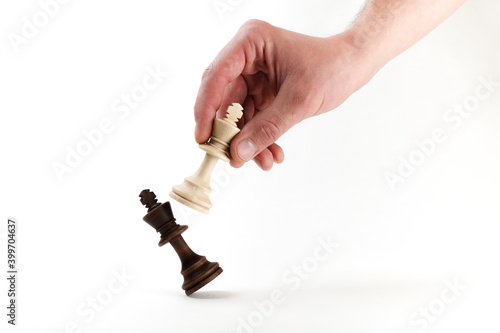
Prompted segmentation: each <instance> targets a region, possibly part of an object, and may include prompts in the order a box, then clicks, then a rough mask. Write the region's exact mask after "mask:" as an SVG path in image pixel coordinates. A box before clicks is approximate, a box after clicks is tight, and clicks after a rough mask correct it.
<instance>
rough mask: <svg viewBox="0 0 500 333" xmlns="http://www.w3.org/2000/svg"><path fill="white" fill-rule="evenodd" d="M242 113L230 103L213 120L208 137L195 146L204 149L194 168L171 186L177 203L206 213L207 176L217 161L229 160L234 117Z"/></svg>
mask: <svg viewBox="0 0 500 333" xmlns="http://www.w3.org/2000/svg"><path fill="white" fill-rule="evenodd" d="M242 116H243V107H242V106H241V105H240V104H238V103H233V104H232V105H230V106H229V108H228V109H227V113H226V117H225V118H223V119H219V118H216V119H214V123H213V127H212V135H211V136H210V139H209V140H208V141H207V142H206V143H204V144H201V145H199V146H198V147H199V148H200V149H202V150H203V151H205V152H206V154H205V158H204V159H203V161H202V163H201V165H200V167H199V168H198V170H197V171H196V172H195V173H194V174H193V175H192V176H190V177H187V178H185V179H184V182H183V183H182V184H180V185H176V186H173V187H172V191H171V192H170V197H172V198H173V199H175V200H177V201H179V202H180V203H182V204H184V205H186V206H188V207H190V208H193V209H195V210H197V211H199V212H201V213H205V214H207V213H208V212H209V210H210V208H211V207H212V203H211V202H210V193H211V189H210V178H211V175H212V172H213V170H214V168H215V165H216V164H217V161H218V160H223V161H226V162H229V158H230V153H229V146H230V144H231V141H232V140H233V138H234V137H235V136H236V134H238V133H239V132H240V129H239V128H238V126H237V122H238V120H239V119H240V118H241V117H242Z"/></svg>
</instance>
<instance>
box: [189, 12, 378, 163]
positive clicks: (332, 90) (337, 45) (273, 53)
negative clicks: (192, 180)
mask: <svg viewBox="0 0 500 333" xmlns="http://www.w3.org/2000/svg"><path fill="white" fill-rule="evenodd" d="M367 59H368V57H365V56H364V55H363V52H362V50H361V49H359V48H356V47H354V46H353V45H352V43H351V42H350V38H349V36H348V35H347V34H341V35H336V36H333V37H329V38H317V37H310V36H306V35H302V34H298V33H295V32H291V31H287V30H284V29H280V28H277V27H274V26H272V25H270V24H268V23H265V22H262V21H257V20H251V21H248V22H246V23H245V24H244V25H243V26H242V27H241V28H240V30H239V31H238V33H237V34H236V35H235V36H234V37H233V39H232V40H231V41H230V42H229V43H228V44H227V45H226V46H225V47H224V48H223V50H222V51H221V52H220V53H219V55H218V56H217V57H216V58H215V60H214V61H213V62H212V63H211V64H210V66H209V67H208V68H207V69H206V70H205V73H204V75H203V78H202V83H201V86H200V89H199V92H198V97H197V100H196V105H195V120H196V132H195V137H196V141H197V142H198V143H204V142H206V141H207V140H208V139H209V137H210V134H211V131H212V123H213V119H214V118H215V117H216V114H217V112H219V110H220V112H221V113H222V115H224V114H225V110H226V109H227V107H228V106H229V105H230V104H231V103H233V102H238V103H240V104H242V105H243V108H244V114H243V117H242V119H240V121H239V124H238V125H239V126H240V127H241V132H240V133H239V134H238V135H236V136H235V138H234V139H233V141H232V142H231V147H230V150H231V157H232V159H231V161H230V163H231V165H232V166H233V167H241V166H242V165H243V164H244V163H245V162H247V161H249V160H251V159H253V160H254V161H255V162H256V164H257V165H259V167H261V168H262V169H263V170H270V169H271V168H272V166H273V162H276V163H281V162H282V161H283V159H284V153H283V149H282V148H281V147H280V146H279V145H278V144H276V140H277V139H278V138H279V137H280V136H281V135H282V134H284V133H285V132H286V131H288V130H289V129H290V128H291V127H292V126H294V125H295V124H297V123H299V122H301V121H302V120H304V119H306V118H309V117H312V116H315V115H318V114H321V113H324V112H326V111H329V110H332V109H334V108H336V107H337V106H339V105H340V104H342V103H343V102H344V101H345V100H346V99H347V98H348V97H349V96H350V95H351V94H352V93H353V92H355V91H356V90H358V89H359V88H361V87H362V86H363V85H364V84H365V83H366V82H368V81H369V79H370V78H371V77H372V76H373V75H374V74H375V72H376V71H377V69H378V68H376V66H374V64H372V63H370V61H368V60H367Z"/></svg>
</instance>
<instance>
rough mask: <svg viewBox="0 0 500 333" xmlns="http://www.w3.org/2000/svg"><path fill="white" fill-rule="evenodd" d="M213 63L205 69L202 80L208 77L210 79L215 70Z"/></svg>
mask: <svg viewBox="0 0 500 333" xmlns="http://www.w3.org/2000/svg"><path fill="white" fill-rule="evenodd" d="M213 67H214V66H213V65H212V64H210V65H209V66H208V67H207V68H206V69H205V70H204V71H203V75H202V76H201V80H202V81H204V80H206V79H208V78H209V77H210V76H211V75H212V72H213Z"/></svg>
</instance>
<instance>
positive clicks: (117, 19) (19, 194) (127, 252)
mask: <svg viewBox="0 0 500 333" xmlns="http://www.w3.org/2000/svg"><path fill="white" fill-rule="evenodd" d="M360 4H361V1H349V2H347V1H340V0H335V1H331V0H330V1H327V0H316V1H307V2H305V1H302V2H300V1H284V0H283V1H272V2H271V1H262V0H260V1H241V2H240V4H238V5H236V6H235V8H234V10H233V11H231V12H229V13H227V14H226V15H225V19H224V20H220V18H219V17H218V16H217V13H216V12H215V10H214V9H213V7H212V1H175V2H173V1H171V2H165V1H164V2H160V1H151V0H150V1H106V2H102V1H95V0H94V1H70V2H69V3H68V4H67V5H64V7H62V8H61V9H60V11H59V13H58V14H57V15H56V16H55V17H54V18H52V19H51V20H50V22H49V24H48V25H47V26H46V27H45V28H43V29H41V30H40V32H39V33H38V35H37V36H36V37H34V38H33V39H32V40H30V41H29V43H28V44H26V45H22V46H21V48H20V52H19V53H17V54H16V53H14V51H13V48H12V47H11V45H10V43H9V41H8V39H7V38H6V37H5V38H3V39H2V41H3V42H2V43H1V45H0V55H1V61H0V73H2V74H1V76H0V88H1V91H2V95H1V98H0V110H1V115H0V117H1V118H0V133H1V134H0V135H1V137H0V142H1V146H0V147H1V154H2V164H1V166H0V168H1V173H0V177H1V183H0V184H1V187H2V191H1V192H0V193H1V194H0V195H1V197H0V202H1V206H0V207H1V214H0V216H1V219H2V229H0V231H1V232H2V233H5V221H6V219H7V217H14V218H16V219H17V220H18V222H19V224H20V228H19V234H18V239H19V248H20V254H19V255H20V259H19V260H20V261H19V267H20V279H19V289H20V296H19V306H20V308H19V317H18V320H19V325H18V326H17V327H16V328H15V329H12V328H11V327H8V328H9V332H10V331H12V332H14V331H16V332H34V331H36V332H65V327H66V325H67V324H68V323H70V322H72V321H74V322H75V323H76V325H78V329H79V330H80V332H94V333H97V332H138V331H141V332H236V331H237V326H238V318H240V317H241V318H248V316H252V315H253V316H257V317H256V318H257V319H258V315H255V311H256V307H255V305H254V302H256V301H257V302H262V301H263V300H265V299H269V297H270V293H271V291H272V290H274V289H278V290H282V291H283V292H284V293H285V296H284V297H285V300H284V302H283V303H282V304H280V305H277V306H276V307H275V309H274V312H273V313H272V314H271V315H270V316H269V317H268V318H267V317H266V318H265V320H263V322H262V323H259V325H258V327H257V328H255V332H345V333H350V332H356V333H364V332H367V333H368V332H370V333H375V332H394V333H401V332H407V333H411V332H418V331H419V330H418V329H419V328H421V327H423V326H421V325H422V324H420V325H412V324H411V323H410V321H409V320H410V319H411V317H412V315H413V314H414V313H415V311H418V310H419V308H420V307H428V306H429V305H430V304H433V305H434V306H439V301H438V300H437V299H438V298H439V297H441V293H442V291H443V290H445V289H446V282H445V280H447V279H448V280H450V281H453V280H455V279H458V281H459V282H460V283H462V284H464V285H466V286H467V290H466V291H464V292H462V293H461V294H460V296H459V297H458V298H456V299H455V300H454V301H453V302H451V303H450V304H447V305H446V307H445V308H444V309H439V310H443V313H442V314H440V315H438V316H436V317H435V318H433V320H432V322H429V325H428V327H426V330H422V331H429V332H473V331H498V329H499V327H500V324H499V323H498V319H497V318H498V312H499V310H500V306H499V303H498V298H499V297H500V287H499V284H498V281H500V271H499V268H498V262H499V254H500V242H499V241H498V231H499V228H498V223H499V221H500V211H499V206H498V203H499V199H500V195H499V185H500V175H499V173H498V170H500V157H499V154H498V147H499V145H500V132H499V130H498V129H499V127H500V114H499V112H498V111H499V106H500V88H497V91H496V92H495V93H494V94H493V95H492V96H490V97H489V98H488V99H486V100H485V101H482V102H481V103H480V106H479V108H478V110H477V111H476V112H474V113H473V114H472V115H471V116H470V117H469V118H468V119H466V120H464V121H463V123H462V124H461V125H460V126H459V128H457V129H456V130H452V129H450V124H449V123H446V122H445V121H444V120H443V116H444V114H446V112H447V110H448V109H449V108H452V107H453V105H454V104H457V103H462V102H463V101H464V99H466V98H467V97H468V96H471V95H472V94H473V93H474V89H475V88H476V86H477V85H478V84H479V78H480V77H488V76H490V75H491V76H492V77H493V78H494V79H496V81H500V66H499V62H498V59H499V57H500V46H499V45H500V44H499V43H498V41H499V37H500V35H499V31H500V23H499V21H498V14H499V9H500V5H499V4H498V2H497V1H492V0H491V1H487V0H482V1H470V2H468V3H467V4H466V5H465V6H464V7H463V8H461V9H460V10H459V11H458V12H457V13H456V15H454V16H453V17H452V18H451V19H450V20H448V21H447V22H446V23H445V24H443V25H442V26H441V27H439V28H438V29H437V30H436V31H434V32H433V33H432V34H431V35H429V36H428V37H427V38H426V39H425V40H423V41H422V42H420V43H419V44H418V45H416V46H415V47H413V48H412V49H411V50H409V51H408V52H406V53H405V54H403V55H402V56H401V57H399V58H398V59H396V60H394V61H393V62H391V63H390V64H389V65H388V66H387V67H386V68H384V69H383V70H382V71H381V72H380V73H379V74H378V75H377V76H376V77H375V78H374V79H373V81H372V82H371V83H370V84H369V85H367V86H366V87H365V88H364V89H362V90H361V91H359V92H358V93H357V94H355V95H354V96H352V98H350V99H349V101H347V102H346V103H345V104H344V105H342V106H341V107H340V108H338V109H337V110H336V111H334V112H331V113H329V114H326V115H323V116H321V117H320V118H314V119H310V120H307V121H305V122H303V123H302V124H300V125H299V126H297V127H296V128H294V129H293V130H291V131H290V132H289V133H287V134H286V135H285V136H284V137H283V138H282V139H280V141H279V142H280V143H281V144H282V146H283V147H284V149H285V155H286V157H285V163H284V164H283V165H280V166H276V167H275V168H274V169H273V170H272V171H271V172H268V173H264V172H261V171H260V170H258V169H257V167H256V166H255V165H247V166H245V167H244V168H243V169H242V170H241V171H240V172H238V173H237V174H236V175H233V176H231V177H230V182H229V184H227V185H223V186H222V187H223V188H221V189H220V190H219V191H218V194H215V195H214V198H213V203H214V207H213V209H212V210H211V212H210V214H209V215H207V216H201V215H193V216H190V217H188V216H186V212H187V209H184V208H183V207H182V206H181V205H179V204H177V203H172V204H173V208H174V212H175V214H176V216H177V217H178V220H179V222H180V223H184V224H185V223H187V224H189V226H190V228H189V230H188V231H186V232H185V233H184V236H185V239H186V240H187V243H188V244H189V245H190V246H191V247H192V248H193V250H194V251H196V252H198V253H200V254H204V255H206V256H207V258H208V259H209V260H215V261H218V262H219V263H220V264H221V266H222V267H223V268H224V273H223V274H222V275H221V276H220V277H218V278H217V279H216V280H214V281H213V282H212V283H210V284H209V285H208V286H207V287H205V288H204V289H203V290H202V291H200V292H199V293H197V294H196V296H195V297H191V298H188V297H186V296H184V295H183V293H182V290H181V289H180V285H181V283H182V277H181V275H180V274H179V270H180V263H179V261H178V258H177V256H176V255H175V253H174V251H173V250H172V249H171V247H170V246H165V247H164V248H158V247H157V246H156V244H157V242H158V240H159V237H158V235H157V234H155V232H154V230H152V229H151V228H150V227H149V226H148V225H146V224H145V223H144V222H142V220H141V219H142V216H143V215H144V208H143V207H142V206H141V205H140V203H139V200H138V194H139V192H140V191H141V190H142V189H144V188H151V189H152V190H153V191H155V192H156V194H157V195H158V197H159V199H160V200H162V201H164V200H168V199H169V197H168V192H169V191H170V188H171V186H172V185H174V184H177V183H180V182H181V181H182V179H183V178H184V177H185V176H188V175H190V174H191V173H192V172H193V171H194V170H195V169H196V168H197V167H198V165H199V163H200V162H201V160H202V158H203V153H202V151H201V150H199V149H198V148H197V146H196V144H195V142H194V140H193V129H194V121H193V114H192V113H193V112H192V107H193V104H194V100H195V97H196V92H197V89H198V85H199V80H200V77H201V74H202V72H203V70H204V68H205V67H206V66H207V65H208V64H209V63H210V61H211V60H212V59H213V57H214V56H215V55H216V54H217V52H218V51H219V50H220V48H221V47H222V46H223V45H224V44H225V43H226V42H227V41H228V40H229V38H230V37H231V36H232V35H233V34H234V33H235V31H236V30H237V28H238V27H239V26H240V25H241V24H242V23H243V22H244V21H246V20H247V19H249V18H260V19H264V20H267V21H269V22H271V23H272V24H275V25H277V26H282V27H285V28H288V29H292V30H295V31H300V32H303V33H307V34H312V35H317V36H326V35H329V34H332V33H335V32H339V31H341V30H342V29H343V27H345V26H346V25H347V24H348V23H349V22H350V21H351V20H352V19H353V17H354V15H355V14H356V12H357V10H358V8H359V6H360ZM39 8H40V7H39V5H38V4H37V2H36V1H15V2H13V1H9V2H6V1H4V2H2V4H1V5H0V22H1V24H0V27H1V33H2V35H3V36H6V35H7V33H8V32H19V31H20V29H21V25H22V21H21V18H22V17H23V16H30V15H33V13H35V12H37V11H38V10H39ZM157 65H159V66H160V67H161V68H162V69H163V70H165V71H168V72H169V76H168V77H167V78H166V79H165V81H164V82H163V84H162V85H161V86H159V87H158V88H157V89H156V90H154V91H153V92H151V93H150V94H149V95H148V97H147V98H146V100H145V101H144V102H142V103H141V104H140V106H139V107H138V108H136V109H135V110H132V112H131V113H130V115H129V116H128V117H126V118H125V119H120V118H119V117H118V116H117V114H116V113H113V112H112V111H111V104H112V103H113V101H114V100H115V99H116V98H119V97H120V94H122V93H129V92H130V90H131V89H132V88H133V87H134V86H136V85H137V84H140V83H141V81H142V79H143V77H144V76H145V75H146V74H147V73H146V71H145V68H146V67H147V66H151V67H153V68H154V67H155V66H157ZM104 118H110V119H111V120H112V121H113V123H114V124H115V128H114V130H113V131H112V133H109V134H107V135H106V136H105V137H104V139H103V142H102V143H101V144H100V145H99V146H98V147H96V148H95V149H94V150H93V152H92V153H91V154H90V155H89V156H87V157H85V158H84V160H83V162H82V163H81V165H79V166H78V167H76V168H75V169H74V171H73V172H72V173H71V174H67V175H65V177H64V179H63V181H62V182H59V181H58V179H57V177H56V176H55V174H54V172H53V170H52V168H51V163H52V162H53V161H62V160H63V159H64V157H65V154H66V150H65V147H66V146H67V145H69V146H71V147H75V146H76V145H77V143H78V142H80V141H81V140H82V139H84V136H83V135H82V131H83V130H90V129H92V128H95V127H97V126H98V124H99V122H100V121H101V120H102V119H104ZM436 128H443V129H445V130H446V133H447V135H448V139H447V140H446V142H444V143H442V144H440V145H438V147H437V148H436V151H435V152H434V153H433V154H432V155H431V156H429V157H428V158H427V159H426V160H425V163H424V164H423V165H422V166H420V167H418V168H417V169H416V171H415V172H414V173H413V174H412V175H411V176H410V177H408V178H407V179H406V181H405V182H404V183H403V184H399V185H398V187H397V188H396V191H395V192H391V191H390V188H389V186H388V185H387V183H386V182H385V179H384V173H385V172H387V171H392V172H394V170H395V169H396V168H397V166H398V158H399V156H403V157H407V156H408V155H409V154H410V153H411V152H412V151H414V150H415V148H416V146H415V143H414V141H415V140H423V139H426V138H429V137H430V136H431V133H432V131H433V130H434V129H436ZM144 161H147V162H144ZM226 168H227V167H226V166H225V165H223V164H222V163H220V165H218V167H217V171H216V173H217V174H218V175H219V177H221V179H223V178H224V177H225V175H227V174H228V173H226V171H224V170H226ZM216 186H217V187H221V186H220V185H216ZM318 236H319V237H326V236H330V237H331V238H332V239H335V240H336V241H338V242H339V243H340V246H339V248H338V249H336V250H335V252H334V253H333V254H332V255H331V256H329V257H328V258H327V259H326V260H325V261H323V262H321V263H320V264H319V266H318V268H317V269H316V270H314V271H313V272H311V274H310V276H309V278H308V279H305V280H302V281H301V284H300V286H299V288H298V289H297V290H296V291H294V290H291V289H290V288H291V286H292V284H291V283H290V282H286V281H284V280H283V275H284V274H285V275H286V274H287V271H288V270H289V269H290V267H291V266H293V265H296V264H298V265H300V264H302V263H303V261H304V260H305V261H306V262H309V263H311V261H310V258H311V256H312V255H313V254H314V251H315V248H316V247H317V245H318V243H317V241H316V237H318ZM0 241H2V244H1V248H2V251H1V253H2V254H1V258H2V260H1V261H2V265H1V266H2V267H5V266H4V262H5V260H4V258H5V250H4V248H5V239H3V238H0ZM308 260H309V261H308ZM122 268H123V269H125V270H126V272H128V274H129V275H132V276H134V279H133V280H132V281H130V282H129V283H128V285H127V286H126V287H125V288H124V289H123V291H122V292H120V293H118V294H116V295H114V297H113V299H112V300H111V301H110V303H109V304H107V305H105V306H104V308H103V310H102V311H101V312H97V313H96V316H95V318H92V320H90V321H89V322H87V321H85V319H89V317H88V316H81V315H79V314H78V313H77V309H78V307H79V306H80V305H81V304H82V302H83V304H85V302H86V299H87V298H88V297H95V296H96V295H98V294H99V295H101V296H102V295H105V293H106V292H105V291H103V288H106V287H107V286H108V283H109V282H110V281H111V282H112V281H113V280H112V279H113V273H112V271H113V270H121V269H122ZM2 269H4V268H2ZM2 281H3V282H2V283H1V284H0V285H1V288H2V289H1V290H2V291H1V293H0V294H1V295H3V296H2V300H1V303H2V304H4V302H5V301H6V296H5V290H6V285H5V281H4V279H2ZM445 293H446V292H445ZM448 296H449V295H448ZM2 308H4V307H3V306H2ZM87 310H88V309H87ZM4 311H5V310H2V315H1V318H3V319H2V323H1V325H2V332H4V327H7V325H6V323H5V321H6V319H5V315H4ZM87 314H88V312H87ZM70 325H71V324H70ZM70 331H71V330H66V332H70ZM76 331H78V330H76ZM244 331H245V330H241V332H244Z"/></svg>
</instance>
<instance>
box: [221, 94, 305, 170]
mask: <svg viewBox="0 0 500 333" xmlns="http://www.w3.org/2000/svg"><path fill="white" fill-rule="evenodd" d="M278 95H279V94H278ZM279 99H280V98H279V96H278V97H277V98H276V99H275V100H274V102H273V103H272V104H271V105H270V106H269V107H268V108H266V109H264V110H261V111H259V112H257V113H256V115H255V116H254V117H253V118H252V119H250V120H249V121H248V122H246V123H245V125H244V126H243V128H242V130H241V132H240V133H239V134H238V135H236V137H234V139H233V140H232V142H231V147H230V150H231V157H232V159H233V160H235V161H236V162H240V163H245V162H248V161H250V160H251V159H253V158H254V157H255V156H257V155H258V154H259V153H260V152H262V151H263V150H264V149H266V148H267V147H269V146H270V145H271V144H273V143H274V142H275V141H276V140H278V138H279V137H280V136H282V135H283V134H284V133H285V132H286V131H288V130H289V129H290V128H291V127H292V126H293V125H295V124H297V123H298V122H299V121H300V120H301V119H298V118H297V116H296V115H298V114H301V113H302V112H301V110H290V109H287V107H288V106H287V105H286V104H285V103H281V102H280V101H279ZM294 108H297V106H294ZM243 112H245V111H243Z"/></svg>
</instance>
